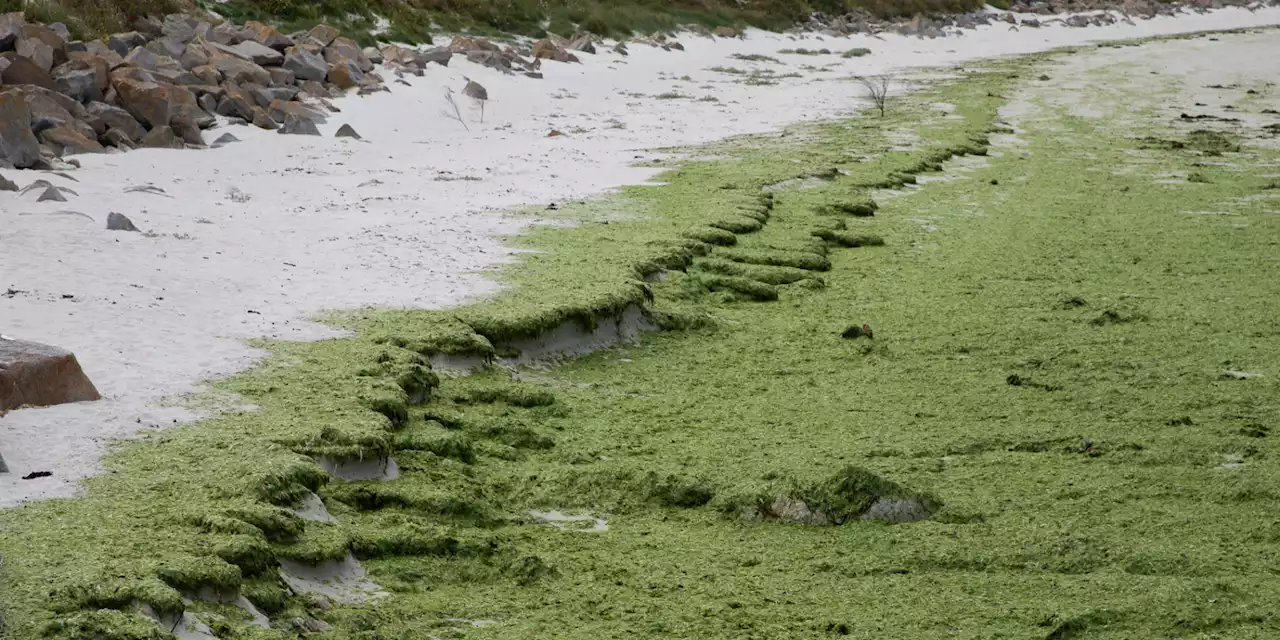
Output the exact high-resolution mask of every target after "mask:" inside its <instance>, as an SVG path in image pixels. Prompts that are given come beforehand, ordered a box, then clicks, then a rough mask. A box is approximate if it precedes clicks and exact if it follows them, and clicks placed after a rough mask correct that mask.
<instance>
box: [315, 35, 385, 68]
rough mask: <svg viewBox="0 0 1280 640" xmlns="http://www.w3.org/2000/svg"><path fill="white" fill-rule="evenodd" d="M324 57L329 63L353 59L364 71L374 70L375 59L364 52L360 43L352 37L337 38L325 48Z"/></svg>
mask: <svg viewBox="0 0 1280 640" xmlns="http://www.w3.org/2000/svg"><path fill="white" fill-rule="evenodd" d="M324 59H325V61H326V62H328V63H329V64H338V63H341V62H346V61H351V62H354V63H355V64H356V66H357V67H358V68H359V70H360V71H361V72H363V73H368V72H370V71H373V61H372V60H370V59H369V56H366V55H365V54H364V51H363V50H362V49H361V48H360V45H358V44H356V41H355V40H352V39H350V38H342V37H339V38H336V39H334V41H333V43H332V44H330V45H329V46H328V47H325V50H324Z"/></svg>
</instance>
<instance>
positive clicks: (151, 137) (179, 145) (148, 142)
mask: <svg viewBox="0 0 1280 640" xmlns="http://www.w3.org/2000/svg"><path fill="white" fill-rule="evenodd" d="M138 146H139V147H144V148H147V149H185V148H186V145H185V144H183V142H182V139H181V138H179V137H178V136H177V135H176V134H175V133H174V132H173V129H171V128H170V127H169V125H162V126H159V127H155V128H154V129H152V130H151V131H148V132H147V135H145V136H143V137H142V142H141V143H139V144H138Z"/></svg>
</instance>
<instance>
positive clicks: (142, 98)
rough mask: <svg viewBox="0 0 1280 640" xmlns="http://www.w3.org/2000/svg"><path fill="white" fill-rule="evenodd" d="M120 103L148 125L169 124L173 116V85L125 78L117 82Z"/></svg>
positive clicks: (152, 126)
mask: <svg viewBox="0 0 1280 640" xmlns="http://www.w3.org/2000/svg"><path fill="white" fill-rule="evenodd" d="M115 86H116V92H117V93H119V95H120V104H121V105H123V106H124V108H125V110H126V111H128V112H129V113H130V114H131V115H132V116H133V117H134V118H137V119H138V121H139V122H141V123H142V124H144V125H146V126H147V127H151V128H155V127H160V126H167V125H168V124H169V119H170V118H171V117H172V115H173V114H172V110H171V109H170V103H171V100H170V89H169V87H171V86H172V85H168V86H165V85H161V84H159V83H157V82H143V81H139V80H134V79H132V78H124V79H122V80H119V81H117V82H116V85H115Z"/></svg>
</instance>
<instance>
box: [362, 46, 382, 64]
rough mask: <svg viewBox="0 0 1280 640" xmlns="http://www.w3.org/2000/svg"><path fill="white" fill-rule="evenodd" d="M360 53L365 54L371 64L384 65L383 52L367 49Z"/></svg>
mask: <svg viewBox="0 0 1280 640" xmlns="http://www.w3.org/2000/svg"><path fill="white" fill-rule="evenodd" d="M360 52H361V53H363V54H364V57H366V58H368V59H369V62H372V63H373V64H382V52H381V51H378V50H377V49H376V48H374V47H365V48H363V49H361V50H360Z"/></svg>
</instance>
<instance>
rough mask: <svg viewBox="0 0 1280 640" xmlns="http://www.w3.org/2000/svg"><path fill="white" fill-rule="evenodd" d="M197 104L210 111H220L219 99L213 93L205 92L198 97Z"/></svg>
mask: <svg viewBox="0 0 1280 640" xmlns="http://www.w3.org/2000/svg"><path fill="white" fill-rule="evenodd" d="M196 104H199V105H200V108H201V109H204V110H205V111H207V112H209V113H217V112H218V99H217V98H215V97H213V94H212V93H205V94H203V95H201V96H200V97H198V98H196Z"/></svg>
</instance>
